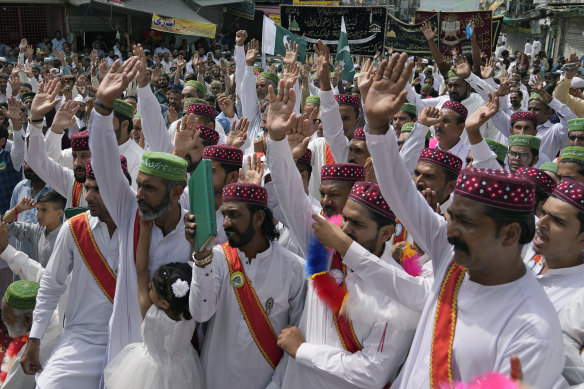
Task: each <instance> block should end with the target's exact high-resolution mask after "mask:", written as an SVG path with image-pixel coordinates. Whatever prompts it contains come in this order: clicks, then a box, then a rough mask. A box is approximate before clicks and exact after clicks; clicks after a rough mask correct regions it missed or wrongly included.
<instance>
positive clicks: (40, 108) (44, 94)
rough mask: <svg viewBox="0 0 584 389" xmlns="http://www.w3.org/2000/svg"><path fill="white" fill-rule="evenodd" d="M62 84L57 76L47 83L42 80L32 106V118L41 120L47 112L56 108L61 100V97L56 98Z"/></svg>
mask: <svg viewBox="0 0 584 389" xmlns="http://www.w3.org/2000/svg"><path fill="white" fill-rule="evenodd" d="M60 86H61V83H60V82H59V80H58V79H56V78H55V79H52V80H51V81H49V82H48V83H47V84H45V83H44V82H41V84H40V85H39V87H38V89H37V94H36V95H35V97H34V99H33V100H32V105H31V106H30V117H31V119H32V120H41V119H42V118H43V116H44V115H45V114H46V113H48V112H49V111H50V110H52V109H53V108H55V106H56V105H57V104H58V103H59V101H60V99H57V100H55V97H56V96H57V91H58V90H59V88H60Z"/></svg>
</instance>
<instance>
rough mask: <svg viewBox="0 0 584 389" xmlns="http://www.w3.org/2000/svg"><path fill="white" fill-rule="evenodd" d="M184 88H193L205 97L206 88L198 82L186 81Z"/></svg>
mask: <svg viewBox="0 0 584 389" xmlns="http://www.w3.org/2000/svg"><path fill="white" fill-rule="evenodd" d="M185 86H192V87H195V88H197V89H198V90H199V92H201V93H202V94H203V96H207V87H206V86H205V85H204V84H202V83H200V82H199V81H195V80H190V81H187V83H186V84H185Z"/></svg>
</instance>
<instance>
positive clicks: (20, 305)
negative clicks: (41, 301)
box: [0, 247, 61, 389]
mask: <svg viewBox="0 0 584 389" xmlns="http://www.w3.org/2000/svg"><path fill="white" fill-rule="evenodd" d="M0 249H2V247H0ZM38 289H39V284H38V282H34V281H27V280H19V281H15V282H13V283H12V284H10V285H9V286H8V289H6V293H5V294H4V298H3V299H2V322H3V323H4V325H5V326H6V329H7V330H8V336H10V337H11V338H13V339H14V340H13V342H15V341H16V342H18V341H22V338H26V339H28V335H29V332H30V328H31V326H32V313H33V311H34V306H35V304H36V296H37V293H38ZM58 324H59V323H58V321H57V320H53V321H52V322H51V324H50V327H49V329H48V330H47V332H46V333H45V336H44V337H43V347H41V349H40V353H39V359H40V362H41V363H42V364H44V363H45V362H46V361H47V360H48V359H49V356H50V355H51V352H52V351H53V348H54V346H55V344H56V343H57V341H58V340H59V336H60V335H61V331H60V328H59V325H58ZM9 349H11V351H10V352H6V353H5V354H4V361H3V363H2V371H3V373H4V374H6V375H5V376H4V379H3V383H2V388H6V389H34V388H35V386H36V384H35V377H34V376H31V375H27V374H24V372H23V371H22V368H21V367H20V357H21V356H22V353H23V352H24V347H22V348H20V350H18V349H16V350H14V349H12V348H11V347H9ZM12 350H14V352H15V354H12V355H9V354H11V352H12Z"/></svg>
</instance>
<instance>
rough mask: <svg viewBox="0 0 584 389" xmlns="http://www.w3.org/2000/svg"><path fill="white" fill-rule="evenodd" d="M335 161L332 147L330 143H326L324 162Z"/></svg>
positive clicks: (331, 162) (330, 162) (327, 163)
mask: <svg viewBox="0 0 584 389" xmlns="http://www.w3.org/2000/svg"><path fill="white" fill-rule="evenodd" d="M333 163H335V158H334V157H333V153H332V151H331V149H330V148H329V145H328V144H327V143H325V144H324V164H325V165H330V164H333Z"/></svg>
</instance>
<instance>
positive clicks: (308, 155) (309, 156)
mask: <svg viewBox="0 0 584 389" xmlns="http://www.w3.org/2000/svg"><path fill="white" fill-rule="evenodd" d="M296 162H300V163H303V164H306V165H309V166H310V165H311V164H312V151H310V150H306V153H304V155H303V156H302V157H300V158H298V159H297V160H296Z"/></svg>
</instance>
